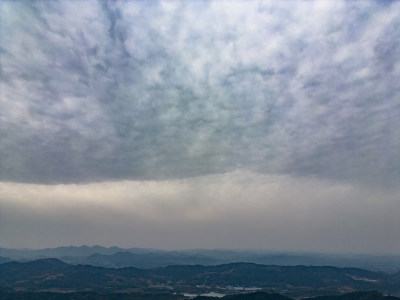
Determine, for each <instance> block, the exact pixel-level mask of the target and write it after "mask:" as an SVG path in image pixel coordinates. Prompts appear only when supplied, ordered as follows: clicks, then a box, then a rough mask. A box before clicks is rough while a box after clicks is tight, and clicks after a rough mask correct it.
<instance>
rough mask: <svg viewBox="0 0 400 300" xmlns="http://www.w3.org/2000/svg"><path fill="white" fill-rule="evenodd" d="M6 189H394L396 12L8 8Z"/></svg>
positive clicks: (366, 5) (356, 7)
mask: <svg viewBox="0 0 400 300" xmlns="http://www.w3.org/2000/svg"><path fill="white" fill-rule="evenodd" d="M0 8H1V11H0V16H1V33H0V39H1V43H0V44H1V52H0V58H1V82H0V88H1V89H0V97H1V98H0V101H1V110H0V126H1V127H0V130H1V140H0V180H2V181H16V182H26V183H72V182H75V183H78V182H92V181H103V180H118V179H137V180H144V179H151V180H160V179H164V180H165V179H171V178H185V177H191V176H199V175H207V174H217V173H224V172H230V171H233V170H237V169H245V170H249V171H253V172H258V173H261V174H292V175H296V176H303V175H305V176H317V177H319V178H325V179H334V180H342V181H351V182H362V183H368V184H373V185H376V186H383V187H386V186H395V185H396V184H398V182H399V181H400V154H399V153H400V117H399V116H400V101H399V99H400V3H399V2H396V1H393V2H389V1H376V2H367V1H355V2H349V1H347V2H345V1H305V2H301V1H292V2H289V1H282V2H277V1H270V2H269V1H235V2H232V1H229V2H228V1H190V2H186V1H181V2H177V1H165V2H156V1H128V2H123V1H121V2H111V1H110V2H104V1H100V2H95V1H85V2H83V1H79V2H75V1H35V2H26V1H22V2H14V1H2V2H1V3H0Z"/></svg>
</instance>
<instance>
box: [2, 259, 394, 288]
mask: <svg viewBox="0 0 400 300" xmlns="http://www.w3.org/2000/svg"><path fill="white" fill-rule="evenodd" d="M396 276H397V275H395V276H391V275H388V274H383V273H376V272H371V271H366V270H363V269H357V268H342V269H341V268H335V267H309V266H293V267H290V266H267V265H258V264H251V263H234V264H225V265H218V266H201V265H189V266H188V265H176V266H168V267H163V268H154V269H138V268H133V267H130V268H122V269H112V268H102V267H94V266H89V265H69V264H66V263H64V262H62V261H60V260H58V259H41V260H36V261H31V262H27V263H18V262H9V263H4V264H0V289H2V290H4V289H14V290H21V289H24V290H26V291H38V290H46V289H61V290H77V291H79V290H84V289H91V290H93V291H108V292H113V291H121V290H124V289H143V288H148V287H154V286H160V285H164V286H172V287H173V288H174V289H175V290H176V291H180V287H183V286H190V287H196V286H202V287H205V286H207V287H209V288H213V287H226V286H228V285H231V286H245V287H246V286H247V287H254V286H256V287H261V288H274V289H277V290H285V289H288V288H289V289H295V288H298V289H300V288H301V289H304V288H306V289H308V290H317V289H324V290H330V291H333V292H335V291H337V292H340V291H342V290H343V287H346V289H347V290H354V291H356V290H378V291H381V292H387V293H399V292H400V280H398V278H397V277H396Z"/></svg>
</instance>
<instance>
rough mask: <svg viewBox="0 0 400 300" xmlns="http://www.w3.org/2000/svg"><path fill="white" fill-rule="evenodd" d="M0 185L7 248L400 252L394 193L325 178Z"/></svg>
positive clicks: (233, 176)
mask: <svg viewBox="0 0 400 300" xmlns="http://www.w3.org/2000/svg"><path fill="white" fill-rule="evenodd" d="M0 188H1V190H2V200H1V202H0V204H1V206H2V210H1V211H2V214H1V222H0V228H1V230H0V236H1V243H2V244H3V245H8V246H9V247H27V246H28V247H41V248H43V247H51V246H57V245H60V244H64V245H65V244H76V245H78V244H103V245H109V246H111V245H119V246H124V247H156V248H171V249H176V248H196V247H200V248H216V247H224V248H264V249H280V250H282V249H286V250H292V251H293V250H314V251H329V252H369V253H395V252H396V251H398V250H399V249H400V244H399V240H398V238H397V236H398V228H400V226H399V225H400V223H399V219H398V216H397V212H398V211H399V209H400V207H399V202H398V196H399V194H397V195H393V194H391V193H388V192H382V191H381V192H377V191H374V190H373V189H370V190H365V189H361V188H359V187H357V186H352V185H349V184H334V183H332V182H329V181H325V180H321V179H310V178H308V179H304V178H297V177H291V176H287V175H279V176H278V175H260V174H256V173H248V172H243V171H236V172H231V173H225V174H221V175H208V176H203V177H194V178H190V179H180V180H169V181H144V182H143V181H122V182H103V183H91V184H85V185H75V184H70V185H65V184H63V185H37V184H22V183H1V184H0ZM4 212H7V213H4Z"/></svg>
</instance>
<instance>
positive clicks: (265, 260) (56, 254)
mask: <svg viewBox="0 0 400 300" xmlns="http://www.w3.org/2000/svg"><path fill="white" fill-rule="evenodd" d="M131 254H132V255H131ZM0 256H4V257H9V258H11V259H13V260H19V261H27V260H34V259H39V258H59V259H61V260H63V261H64V262H67V263H70V264H91V265H95V266H103V267H138V268H152V267H157V266H158V267H161V266H166V265H169V264H202V265H217V264H226V263H234V262H250V263H257V264H266V265H282V266H295V265H314V266H327V265H329V266H336V267H358V268H363V269H369V270H381V271H385V272H392V273H395V272H398V271H399V270H400V256H378V255H337V254H336V255H335V254H315V253H271V252H265V251H264V252H263V251H250V250H248V251H244V250H243V251H239V250H235V251H234V250H202V249H193V250H181V251H165V250H157V249H145V248H130V249H122V248H119V247H110V248H106V247H102V246H92V247H89V246H81V247H74V246H70V247H58V248H47V249H37V250H30V249H5V248H0Z"/></svg>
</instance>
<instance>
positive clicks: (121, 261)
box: [84, 252, 218, 268]
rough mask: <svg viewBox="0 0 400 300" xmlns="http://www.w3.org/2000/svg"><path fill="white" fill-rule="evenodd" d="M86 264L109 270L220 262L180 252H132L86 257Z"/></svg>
mask: <svg viewBox="0 0 400 300" xmlns="http://www.w3.org/2000/svg"><path fill="white" fill-rule="evenodd" d="M84 263H86V264H90V265H93V266H101V267H108V268H122V267H132V266H134V267H137V268H154V267H160V266H168V265H182V264H186V265H194V264H202V265H213V264H216V263H218V261H217V260H215V259H212V258H209V257H202V256H195V255H188V254H183V253H179V252H176V253H173V252H166V253H143V254H136V253H131V252H117V253H115V254H112V255H102V254H93V255H90V256H88V257H86V259H84Z"/></svg>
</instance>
